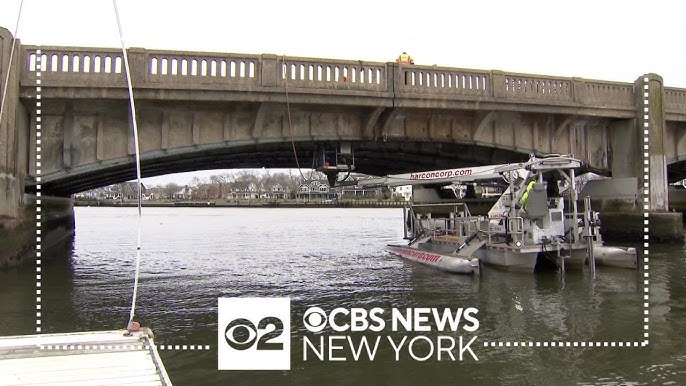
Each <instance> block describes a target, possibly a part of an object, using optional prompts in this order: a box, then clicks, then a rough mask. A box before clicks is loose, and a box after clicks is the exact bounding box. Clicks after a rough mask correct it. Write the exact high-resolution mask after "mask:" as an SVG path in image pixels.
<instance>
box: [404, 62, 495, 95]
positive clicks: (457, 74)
mask: <svg viewBox="0 0 686 386" xmlns="http://www.w3.org/2000/svg"><path fill="white" fill-rule="evenodd" d="M396 74H397V76H396V79H395V90H396V94H398V95H404V94H407V95H408V96H416V95H415V94H419V95H421V96H422V97H430V96H431V95H435V96H438V97H441V98H446V97H450V96H454V97H460V96H472V97H473V96H484V97H485V96H493V93H492V90H491V72H490V71H480V70H466V69H457V68H445V67H436V66H432V67H428V66H405V65H400V66H398V70H397V71H396Z"/></svg>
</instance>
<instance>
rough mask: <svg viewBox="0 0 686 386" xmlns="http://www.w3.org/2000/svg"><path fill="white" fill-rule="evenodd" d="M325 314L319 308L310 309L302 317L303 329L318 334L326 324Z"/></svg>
mask: <svg viewBox="0 0 686 386" xmlns="http://www.w3.org/2000/svg"><path fill="white" fill-rule="evenodd" d="M327 319H328V318H327V317H326V312H324V310H322V309H321V308H319V307H310V308H308V309H307V311H305V315H303V323H304V324H305V328H307V329H308V330H309V331H311V332H319V331H321V330H323V329H324V327H326V322H327Z"/></svg>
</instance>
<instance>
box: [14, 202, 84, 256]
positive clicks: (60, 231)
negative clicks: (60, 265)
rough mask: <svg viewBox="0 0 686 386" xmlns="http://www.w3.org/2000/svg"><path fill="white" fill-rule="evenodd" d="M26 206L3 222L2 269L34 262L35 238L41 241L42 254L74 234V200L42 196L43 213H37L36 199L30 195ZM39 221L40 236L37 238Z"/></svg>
mask: <svg viewBox="0 0 686 386" xmlns="http://www.w3.org/2000/svg"><path fill="white" fill-rule="evenodd" d="M25 201H26V202H27V205H24V206H22V210H21V212H20V213H19V215H18V217H16V218H4V219H2V220H0V268H5V267H11V266H16V265H19V264H23V263H31V262H34V261H35V259H36V252H37V250H36V246H37V240H36V237H37V236H38V237H40V238H41V243H40V244H41V252H42V253H44V252H47V251H49V250H50V249H51V248H52V247H53V246H55V245H57V244H58V243H60V242H61V241H62V240H64V239H65V238H67V237H69V236H71V235H72V234H73V233H74V209H73V200H72V199H70V198H61V197H45V196H44V197H42V198H41V212H40V214H39V213H37V212H36V197H35V196H27V197H26V198H25ZM37 221H40V230H41V234H40V235H37V233H36V226H37Z"/></svg>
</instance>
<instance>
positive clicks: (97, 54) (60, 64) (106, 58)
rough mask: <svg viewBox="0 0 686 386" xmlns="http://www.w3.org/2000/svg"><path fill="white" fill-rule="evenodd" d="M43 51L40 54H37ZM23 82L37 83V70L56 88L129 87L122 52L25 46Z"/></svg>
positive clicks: (106, 49)
mask: <svg viewBox="0 0 686 386" xmlns="http://www.w3.org/2000/svg"><path fill="white" fill-rule="evenodd" d="M38 50H40V55H38V54H37V52H38ZM23 55H24V61H23V62H24V65H25V70H26V71H22V79H21V81H22V83H24V82H25V81H26V82H32V83H34V84H35V76H36V75H35V74H36V71H37V70H40V72H41V81H42V82H43V83H46V84H48V85H50V86H54V87H74V86H75V85H78V86H80V87H89V86H90V87H122V86H124V87H125V86H126V75H125V74H124V63H123V59H122V53H121V51H117V50H114V49H108V48H83V47H52V48H51V47H46V48H43V47H32V46H24V51H23Z"/></svg>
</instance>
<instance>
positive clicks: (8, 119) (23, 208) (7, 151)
mask: <svg viewBox="0 0 686 386" xmlns="http://www.w3.org/2000/svg"><path fill="white" fill-rule="evenodd" d="M13 44H14V46H15V48H14V54H12V45H13ZM10 57H11V58H10ZM20 63H21V45H20V44H19V41H16V42H15V41H13V37H12V34H11V33H10V32H9V31H7V30H6V29H4V28H0V93H2V91H3V90H5V88H6V90H7V91H6V95H5V98H4V99H3V101H2V103H3V106H2V116H0V267H6V266H13V265H17V264H20V263H22V262H25V261H33V260H34V259H35V257H36V254H35V251H36V245H37V243H36V241H37V240H36V237H40V238H41V247H42V248H49V247H50V246H52V245H55V244H56V243H57V242H59V241H60V240H63V239H64V238H65V237H67V236H69V235H71V234H72V233H73V230H74V212H73V207H72V200H71V199H70V198H53V197H40V199H41V206H42V208H41V211H40V212H37V211H36V199H37V197H36V196H34V195H28V194H25V193H24V189H25V183H26V178H27V175H28V171H29V162H30V161H29V155H30V153H31V152H30V151H29V149H30V148H31V147H32V146H35V144H34V143H32V142H31V140H30V131H31V130H30V126H31V120H30V118H29V117H30V114H29V112H28V111H27V109H26V108H25V107H24V105H23V104H22V103H21V101H20V98H19V81H20V77H21V74H20V68H21V67H20V65H19V64H20ZM8 74H9V78H8V76H7V75H8ZM5 82H7V84H5ZM1 95H2V94H0V96H1ZM38 215H40V217H39V216H38ZM37 220H38V221H40V222H41V228H40V229H41V233H40V234H37V232H36V225H37V223H36V222H37Z"/></svg>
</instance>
